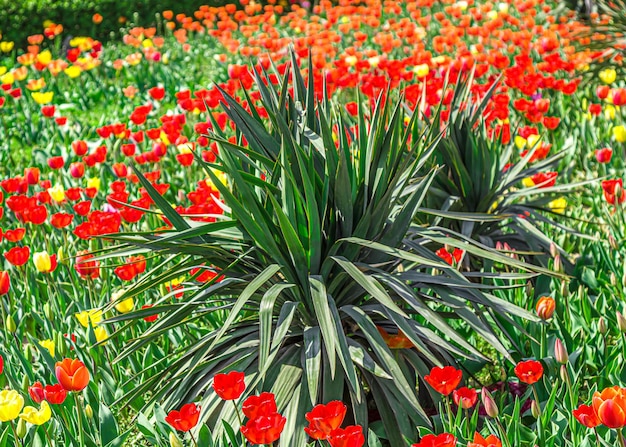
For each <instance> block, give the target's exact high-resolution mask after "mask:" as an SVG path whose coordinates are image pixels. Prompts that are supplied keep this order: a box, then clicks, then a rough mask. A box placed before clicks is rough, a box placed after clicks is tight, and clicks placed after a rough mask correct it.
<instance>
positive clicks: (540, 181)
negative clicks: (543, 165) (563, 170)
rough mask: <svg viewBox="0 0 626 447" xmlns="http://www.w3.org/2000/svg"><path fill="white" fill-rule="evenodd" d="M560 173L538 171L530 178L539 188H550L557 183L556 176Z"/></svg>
mask: <svg viewBox="0 0 626 447" xmlns="http://www.w3.org/2000/svg"><path fill="white" fill-rule="evenodd" d="M558 175H559V173H558V172H538V173H537V174H535V175H533V176H532V177H531V178H530V179H531V180H532V182H533V184H534V185H535V186H537V187H538V188H549V187H551V186H554V185H555V184H556V178H557V176H558Z"/></svg>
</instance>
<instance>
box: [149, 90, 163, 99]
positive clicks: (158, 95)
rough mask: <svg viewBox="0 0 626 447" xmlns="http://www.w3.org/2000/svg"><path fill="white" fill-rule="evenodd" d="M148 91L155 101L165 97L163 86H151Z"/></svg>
mask: <svg viewBox="0 0 626 447" xmlns="http://www.w3.org/2000/svg"><path fill="white" fill-rule="evenodd" d="M148 93H149V94H150V96H152V98H153V99H155V100H156V101H160V100H162V99H163V98H164V97H165V89H164V88H163V87H152V88H151V89H150V90H148Z"/></svg>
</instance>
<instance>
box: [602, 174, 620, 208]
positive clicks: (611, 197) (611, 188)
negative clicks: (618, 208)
mask: <svg viewBox="0 0 626 447" xmlns="http://www.w3.org/2000/svg"><path fill="white" fill-rule="evenodd" d="M602 190H603V191H604V198H605V199H606V201H607V202H608V203H610V204H611V205H614V204H615V202H616V199H617V203H624V201H626V194H625V193H624V184H623V181H622V179H621V178H620V179H612V180H603V181H602Z"/></svg>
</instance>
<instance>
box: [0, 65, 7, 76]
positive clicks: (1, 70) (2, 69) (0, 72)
mask: <svg viewBox="0 0 626 447" xmlns="http://www.w3.org/2000/svg"><path fill="white" fill-rule="evenodd" d="M6 72H7V67H5V66H4V65H1V66H0V76H2V75H3V74H5V73H6Z"/></svg>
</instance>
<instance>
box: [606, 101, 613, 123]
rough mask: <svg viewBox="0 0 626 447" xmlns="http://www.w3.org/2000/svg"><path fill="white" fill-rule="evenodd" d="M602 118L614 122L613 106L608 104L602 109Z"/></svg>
mask: <svg viewBox="0 0 626 447" xmlns="http://www.w3.org/2000/svg"><path fill="white" fill-rule="evenodd" d="M604 117H605V118H606V119H607V120H614V119H615V106H613V105H610V104H609V105H607V106H606V107H604Z"/></svg>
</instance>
